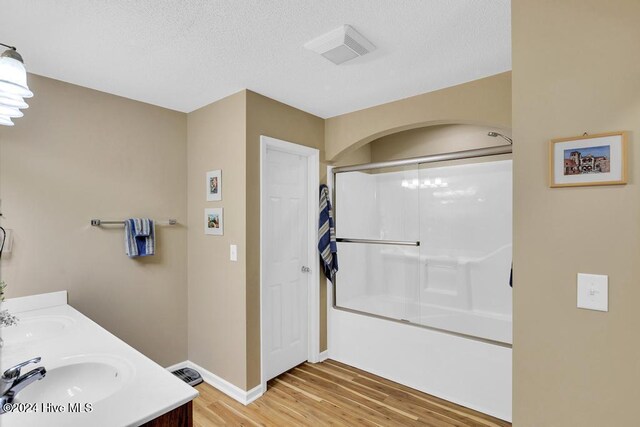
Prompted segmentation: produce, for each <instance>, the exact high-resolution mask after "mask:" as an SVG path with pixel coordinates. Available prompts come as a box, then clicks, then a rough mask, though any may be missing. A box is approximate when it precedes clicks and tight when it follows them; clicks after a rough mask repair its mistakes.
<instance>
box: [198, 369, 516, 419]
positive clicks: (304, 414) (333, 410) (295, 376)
mask: <svg viewBox="0 0 640 427" xmlns="http://www.w3.org/2000/svg"><path fill="white" fill-rule="evenodd" d="M196 388H197V389H198V391H199V392H200V396H199V397H198V398H196V399H195V400H194V402H193V425H194V426H195V427H218V426H246V427H271V426H277V427H281V426H282V427H287V426H296V427H297V426H313V427H315V426H337V427H343V426H349V427H351V426H354V427H391V426H394V427H395V426H407V427H411V426H425V427H509V426H511V424H510V423H508V422H506V421H503V420H499V419H497V418H494V417H491V416H489V415H486V414H483V413H481V412H478V411H474V410H472V409H469V408H465V407H463V406H459V405H456V404H454V403H451V402H448V401H446V400H444V399H440V398H438V397H435V396H431V395H429V394H426V393H422V392H420V391H417V390H414V389H412V388H409V387H406V386H403V385H401V384H397V383H394V382H393V381H389V380H387V379H384V378H381V377H378V376H376V375H373V374H371V373H369V372H365V371H362V370H360V369H357V368H354V367H351V366H349V365H345V364H344V363H340V362H336V361H334V360H326V361H324V362H322V363H318V364H310V363H303V364H302V365H300V366H297V367H295V368H293V369H292V370H290V371H288V372H286V373H284V374H283V375H281V376H279V377H278V378H275V379H273V380H271V381H269V383H268V389H267V392H266V393H265V394H264V395H263V396H262V397H260V398H259V399H258V400H256V401H255V402H253V403H251V404H249V405H247V406H244V405H242V404H240V403H239V402H237V401H235V400H233V399H232V398H230V397H229V396H227V395H226V394H224V393H222V392H220V391H218V390H216V389H215V388H213V387H211V386H210V385H208V384H206V383H202V384H200V385H198V386H197V387H196Z"/></svg>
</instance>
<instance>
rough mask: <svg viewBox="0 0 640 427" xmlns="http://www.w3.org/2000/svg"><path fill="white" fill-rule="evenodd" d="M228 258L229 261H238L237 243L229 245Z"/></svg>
mask: <svg viewBox="0 0 640 427" xmlns="http://www.w3.org/2000/svg"><path fill="white" fill-rule="evenodd" d="M229 259H230V260H231V261H238V245H230V246H229Z"/></svg>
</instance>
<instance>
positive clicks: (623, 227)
mask: <svg viewBox="0 0 640 427" xmlns="http://www.w3.org/2000/svg"><path fill="white" fill-rule="evenodd" d="M512 4H513V7H512V13H513V134H514V139H515V145H514V172H515V174H514V181H515V182H514V196H515V197H514V256H515V259H514V315H515V318H514V344H513V350H514V361H513V362H514V368H513V369H514V401H513V406H514V408H513V409H514V423H515V425H516V426H518V427H520V426H522V427H525V426H532V427H533V426H536V427H537V426H583V427H588V426H594V427H595V426H631V425H638V417H637V415H636V414H635V411H634V408H635V405H637V403H638V401H639V400H640V387H638V382H639V380H640V371H639V370H638V363H639V362H638V360H640V344H639V342H638V339H637V338H636V329H637V325H638V324H639V322H640V310H638V307H637V302H638V301H640V286H638V277H640V263H638V260H639V259H640V244H639V242H640V219H639V217H638V211H639V210H640V192H639V189H638V182H639V178H640V168H638V167H637V166H638V161H639V160H640V158H639V156H640V152H639V151H638V149H637V146H636V143H637V142H638V141H637V138H636V136H637V135H638V134H639V133H640V97H639V94H640V56H639V55H638V41H639V40H640V25H638V17H639V16H640V2H639V1H637V0H611V1H597V0H563V1H557V0H543V1H540V0H514V1H513V2H512ZM615 130H628V131H631V134H630V149H629V184H628V185H625V186H611V187H600V188H599V187H583V188H559V189H550V188H549V187H548V185H547V184H548V183H547V173H548V157H547V141H548V140H549V139H551V138H555V137H563V136H575V135H581V134H582V133H583V132H589V133H598V132H604V131H615ZM594 201H595V202H596V203H594ZM594 237H596V238H595V239H594ZM578 272H585V273H597V274H607V275H609V310H610V311H609V312H608V313H602V312H595V311H589V310H581V309H577V308H576V273H578Z"/></svg>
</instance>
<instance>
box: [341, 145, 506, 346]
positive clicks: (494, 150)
mask: <svg viewBox="0 0 640 427" xmlns="http://www.w3.org/2000/svg"><path fill="white" fill-rule="evenodd" d="M512 147H513V146H512V145H511V144H509V145H497V146H494V147H486V148H476V149H473V150H464V151H453V152H450V153H442V154H433V155H429V156H423V157H412V158H409V159H401V160H389V161H385V162H374V163H364V164H360V165H351V166H339V167H332V166H329V167H328V169H329V176H330V177H331V181H330V183H329V184H330V188H331V196H332V199H333V220H334V224H337V222H338V215H337V212H338V211H337V206H336V205H337V198H336V185H335V184H336V175H337V174H339V173H342V172H358V171H365V170H371V169H383V168H391V167H398V166H413V165H420V164H424V163H436V162H444V161H447V160H461V159H473V158H480V157H488V156H499V155H502V154H511V153H512V152H513V149H512ZM336 241H337V242H338V243H369V244H380V245H404V246H420V242H419V241H417V242H414V241H395V240H382V239H380V240H377V239H351V238H336ZM339 275H340V272H339V271H338V273H337V274H336V276H335V277H334V280H333V284H332V292H331V294H332V295H331V306H332V308H333V309H334V310H342V311H346V312H349V313H355V314H359V315H363V316H369V317H374V318H377V319H383V320H390V321H392V322H396V323H402V324H405V325H411V326H415V327H418V328H424V329H430V330H432V331H437V332H442V333H445V334H449V335H455V336H458V337H462V338H467V339H471V340H475V341H480V342H484V343H487V344H493V345H497V346H500V347H506V348H512V347H513V345H512V344H509V343H506V342H502V341H496V340H492V339H489V338H481V337H477V336H475V335H469V334H464V333H461V332H454V331H450V330H447V329H442V328H436V327H433V326H428V325H422V324H419V323H414V322H410V321H408V320H404V319H395V318H393V317H387V316H382V315H379V314H374V313H369V312H366V311H361V310H355V309H352V308H347V307H340V306H338V305H337V282H338V277H339Z"/></svg>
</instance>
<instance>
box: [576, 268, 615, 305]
mask: <svg viewBox="0 0 640 427" xmlns="http://www.w3.org/2000/svg"><path fill="white" fill-rule="evenodd" d="M578 308H586V309H588V310H597V311H609V276H604V275H600V274H585V273H578Z"/></svg>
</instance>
